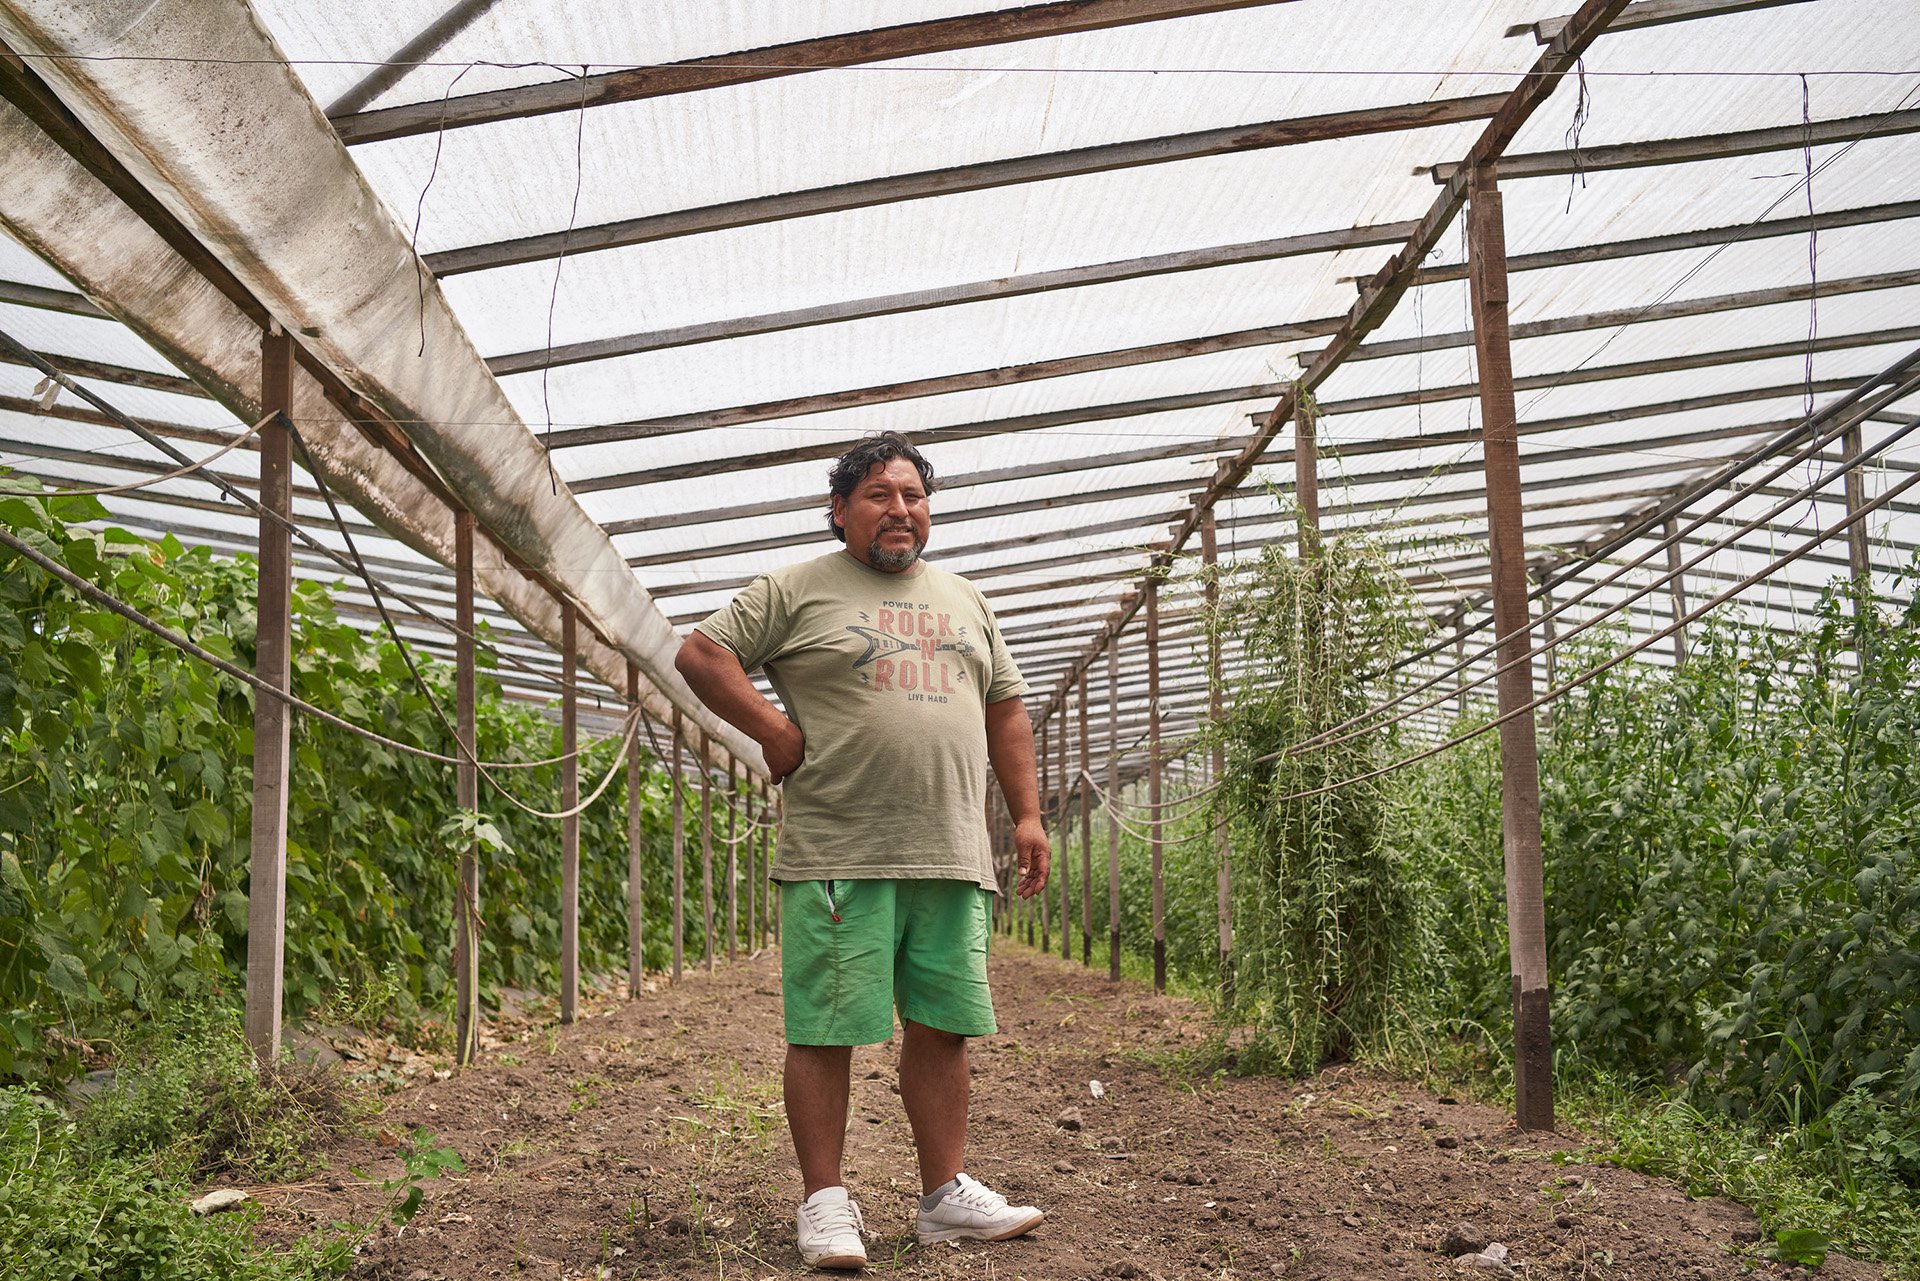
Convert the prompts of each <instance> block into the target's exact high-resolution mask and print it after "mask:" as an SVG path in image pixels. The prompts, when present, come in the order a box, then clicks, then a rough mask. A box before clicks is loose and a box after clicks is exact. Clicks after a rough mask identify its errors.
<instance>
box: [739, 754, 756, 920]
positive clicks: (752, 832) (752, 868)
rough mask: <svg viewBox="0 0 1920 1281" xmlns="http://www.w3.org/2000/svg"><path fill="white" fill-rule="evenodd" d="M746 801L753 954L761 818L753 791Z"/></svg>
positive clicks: (743, 838) (745, 838)
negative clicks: (754, 810)
mask: <svg viewBox="0 0 1920 1281" xmlns="http://www.w3.org/2000/svg"><path fill="white" fill-rule="evenodd" d="M749 781H751V780H749ZM744 803H745V805H746V819H747V830H746V831H745V832H744V833H742V834H741V845H742V846H743V848H745V850H746V851H747V877H746V884H745V889H746V891H747V955H748V956H752V955H753V954H754V953H755V952H758V951H759V950H760V831H759V827H760V820H759V819H758V818H757V817H756V816H755V814H754V812H753V796H752V794H751V793H749V794H748V795H747V797H746V800H745V802H744Z"/></svg>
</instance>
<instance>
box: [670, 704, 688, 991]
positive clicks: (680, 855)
mask: <svg viewBox="0 0 1920 1281" xmlns="http://www.w3.org/2000/svg"><path fill="white" fill-rule="evenodd" d="M685 736H686V723H685V722H684V721H683V720H682V719H681V717H680V711H679V709H678V708H676V709H674V713H673V764H672V765H670V766H669V767H668V768H667V776H668V780H669V784H670V786H669V788H668V791H669V792H670V793H671V795H672V804H671V806H670V807H669V808H670V809H671V810H672V812H673V981H674V982H675V983H678V982H679V981H680V975H681V973H682V970H683V965H684V963H685V959H686V953H687V789H686V785H685V780H683V779H682V778H681V777H680V748H681V744H682V742H683V741H684V739H685Z"/></svg>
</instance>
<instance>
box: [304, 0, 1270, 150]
mask: <svg viewBox="0 0 1920 1281" xmlns="http://www.w3.org/2000/svg"><path fill="white" fill-rule="evenodd" d="M1280 2H1283V0H1055V3H1052V4H1036V5H1027V6H1024V7H1021V8H1015V9H1001V10H996V11H994V12H991V13H967V14H959V15H956V16H954V17H949V18H936V19H933V20H931V21H927V22H914V23H907V24H903V25H900V26H894V27H878V28H875V29H873V30H870V31H854V32H848V33H845V34H840V35H829V36H817V37H815V38H813V39H810V40H795V41H790V42H789V43H786V44H778V45H766V46H763V47H761V48H758V49H742V50H737V51H734V52H731V53H722V54H714V55H712V56H710V57H704V58H690V59H687V60H685V61H682V62H672V63H665V64H662V65H658V66H650V67H627V68H623V69H621V70H618V71H609V72H603V73H600V74H598V75H589V76H587V77H586V78H585V83H584V84H583V83H582V82H581V80H580V79H578V78H573V77H569V78H566V79H561V80H553V81H545V82H542V83H540V84H532V85H520V86H516V87H514V88H511V89H494V90H490V91H488V92H485V93H470V94H462V95H460V96H459V97H447V98H436V99H431V100H428V101H424V102H414V103H407V104H406V105H404V106H397V107H387V108H384V109H382V110H379V111H361V110H358V108H359V107H361V106H364V105H365V103H367V102H371V101H372V100H373V98H374V97H375V96H377V94H367V95H356V96H360V101H357V102H356V101H352V100H351V99H342V101H340V102H336V103H335V104H334V105H333V106H332V107H330V108H328V111H327V115H328V117H329V118H330V119H331V120H332V121H333V127H334V129H335V131H336V132H338V133H339V135H340V140H341V141H342V142H344V143H346V144H347V145H348V146H355V145H358V144H360V143H367V142H380V141H384V140H386V139H390V138H407V137H412V136H414V135H417V134H423V133H434V132H437V131H439V130H441V129H465V128H470V127H472V126H474V125H483V124H495V123H498V122H500V121H504V120H520V119H525V118H527V117H529V116H539V115H550V114H552V113H554V112H558V111H575V110H578V109H580V108H581V107H583V106H586V107H604V106H608V105H610V104H612V103H617V102H638V101H641V100H644V99H648V98H661V97H666V96H668V95H672V94H682V93H696V92H699V91H700V90H703V89H719V88H724V87H726V86H728V85H743V84H753V83H755V82H756V81H761V80H772V79H776V78H778V77H781V76H791V75H797V74H800V73H802V72H807V71H820V70H824V69H826V68H829V67H850V66H856V65H859V64H862V63H872V62H890V61H893V60H894V59H897V58H912V57H918V56H923V55H925V54H930V53H952V52H954V51H956V50H960V49H977V48H981V47H983V46H987V45H996V44H1009V43H1012V42H1014V41H1018V40H1035V39H1039V38H1041V37H1044V36H1062V35H1074V34H1078V33H1080V32H1084V31H1098V30H1101V29H1104V28H1108V27H1121V26H1129V25H1132V24H1134V23H1140V22H1156V21H1160V20H1163V19H1167V18H1182V17H1190V16H1192V15H1195V14H1204V13H1218V12H1220V11H1222V10H1226V9H1249V8H1254V7H1257V6H1259V5H1264V4H1273V3H1280ZM484 7H485V3H481V4H478V5H476V4H474V3H473V2H472V0H468V3H466V4H464V5H461V6H457V7H456V9H455V11H454V12H455V13H458V12H459V10H461V9H473V8H484ZM467 20H468V21H471V18H468V19H467ZM438 25H440V24H436V26H438ZM428 30H429V32H432V31H433V30H434V29H433V28H429V29H428ZM442 43H443V42H442ZM413 47H414V46H413V45H411V44H410V45H409V46H408V49H407V50H403V51H402V52H403V53H407V52H409V51H410V50H412V49H413ZM433 47H434V48H438V47H439V44H438V43H436V44H434V45H433ZM412 56H415V57H417V56H420V55H419V54H417V53H415V54H413V55H412Z"/></svg>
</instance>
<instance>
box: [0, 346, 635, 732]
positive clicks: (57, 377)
mask: <svg viewBox="0 0 1920 1281" xmlns="http://www.w3.org/2000/svg"><path fill="white" fill-rule="evenodd" d="M0 348H5V349H6V350H8V351H11V352H12V353H13V354H14V355H15V356H16V357H17V358H18V359H19V361H20V362H21V363H23V364H26V365H29V366H31V367H32V368H34V369H37V370H39V371H40V372H41V373H42V374H44V375H46V377H48V378H50V379H52V380H53V381H54V382H56V383H58V384H59V385H60V386H62V387H65V388H66V389H67V390H68V391H70V392H72V393H73V394H74V395H76V396H78V397H79V398H80V399H82V400H84V401H86V402H87V403H88V404H90V405H92V406H93V407H94V408H95V409H97V410H99V411H100V412H101V413H103V414H105V415H106V416H107V417H108V418H111V419H112V420H113V421H114V423H115V424H116V425H117V426H119V427H121V428H123V429H125V430H126V431H129V432H132V433H133V434H134V435H135V436H137V437H139V438H140V439H141V440H142V441H145V442H146V443H147V444H148V445H150V446H152V447H153V448H154V449H157V450H159V451H160V452H161V453H163V454H165V455H166V456H167V457H169V458H171V459H173V460H174V461H175V462H177V463H180V464H182V465H183V466H192V465H193V464H194V460H193V459H191V458H189V457H188V456H187V455H186V454H184V453H182V452H180V450H178V449H176V448H174V447H173V444H172V443H171V442H170V441H168V440H167V439H166V438H165V437H164V436H161V435H159V434H158V433H156V432H154V431H153V430H151V429H150V428H148V427H147V426H146V425H145V424H143V423H142V422H140V420H139V419H137V418H133V417H131V416H129V415H127V414H125V413H123V412H121V410H120V409H119V408H118V407H117V406H115V405H114V404H113V403H112V402H111V401H108V400H107V399H105V398H104V397H102V396H98V395H96V394H95V393H94V392H93V391H91V390H90V389H88V388H87V387H86V386H84V385H82V384H81V383H78V382H76V381H74V380H73V379H72V378H70V377H68V376H67V375H66V374H64V373H62V372H61V371H60V370H58V369H56V368H55V367H54V366H53V365H52V364H51V363H49V362H48V361H47V360H46V359H45V358H44V357H43V356H41V355H40V353H39V352H37V351H34V350H33V349H32V348H30V347H28V346H26V345H25V344H23V343H21V342H20V341H19V340H18V339H17V338H15V337H13V335H11V334H9V333H7V332H6V331H5V330H4V329H0ZM289 421H291V419H289ZM340 421H343V422H351V421H353V420H351V419H342V420H340ZM200 465H201V466H204V462H203V463H202V464H200ZM197 474H198V475H199V477H200V479H202V480H205V481H207V482H209V483H210V484H212V485H214V486H216V487H217V488H218V489H219V490H220V491H221V493H223V494H225V495H226V496H227V497H228V498H230V499H232V500H233V501H235V502H237V503H239V504H240V505H241V506H242V507H245V508H246V509H247V510H248V511H249V512H251V513H253V514H254V515H256V516H260V517H263V518H265V519H268V520H271V521H273V522H274V523H276V524H278V525H280V526H281V527H283V528H284V529H286V530H287V532H288V533H289V534H290V535H291V536H292V537H294V538H296V539H298V540H299V541H300V543H301V545H302V546H304V547H307V548H309V549H311V550H313V551H316V552H318V553H320V555H322V556H324V557H326V558H327V559H328V560H330V561H332V562H334V563H335V564H336V565H339V566H340V567H341V568H342V569H346V570H350V571H353V572H355V573H358V572H359V571H358V569H357V568H356V567H355V565H354V564H353V562H352V561H350V560H348V559H347V558H346V556H344V555H343V554H341V553H340V552H337V551H335V550H334V549H333V548H331V547H329V546H327V545H326V544H325V543H323V542H321V541H320V540H319V539H317V538H315V537H314V536H313V535H312V534H310V533H308V532H307V531H306V529H305V528H303V527H302V526H301V525H299V524H298V523H297V522H295V521H294V520H293V518H292V517H290V516H283V515H281V514H280V513H279V512H275V511H269V510H268V509H267V508H266V507H264V506H262V505H261V503H260V502H259V500H258V499H256V498H254V497H253V495H251V494H249V493H247V492H246V491H245V490H243V489H241V488H239V487H238V486H236V485H234V484H233V483H232V482H231V481H229V480H228V479H227V478H226V477H224V476H222V475H221V474H220V473H219V472H217V471H205V472H199V473H197ZM58 492H59V493H61V494H65V493H71V492H72V491H70V490H63V491H58ZM387 594H388V595H390V596H392V597H393V598H394V599H395V600H397V601H399V602H401V603H402V604H404V605H406V606H407V607H408V608H409V609H411V610H412V611H413V612H414V613H415V614H417V615H419V616H420V617H421V618H423V619H426V620H427V621H428V622H430V623H432V624H434V625H435V626H437V627H440V628H443V629H444V630H446V631H449V632H452V633H453V634H454V635H456V636H464V637H466V638H467V639H468V640H471V641H473V642H474V643H475V644H476V645H478V646H480V647H481V648H482V649H484V650H485V651H486V652H487V653H489V654H491V655H492V656H493V657H494V658H495V659H497V660H498V661H500V662H502V663H504V664H505V665H507V666H509V667H513V668H516V669H518V670H520V671H524V672H527V673H528V674H530V675H534V676H539V677H541V678H542V679H554V678H553V677H551V676H550V675H549V674H548V673H546V672H543V671H541V670H540V669H539V668H537V667H534V666H533V665H532V664H530V663H527V662H525V661H523V660H521V659H519V658H516V657H514V656H513V655H511V654H508V653H505V652H504V651H502V650H500V649H498V648H496V647H495V646H493V645H491V644H489V643H488V642H487V641H486V640H485V638H483V637H481V636H479V635H477V634H476V633H474V632H470V631H467V630H465V629H463V628H461V627H460V626H459V625H458V624H456V623H453V622H451V621H449V620H448V619H445V618H442V617H440V615H438V614H436V613H434V612H433V610H431V609H430V608H428V607H427V606H425V605H423V604H421V603H420V602H419V601H418V600H416V599H414V598H413V597H412V596H409V595H407V594H406V593H404V592H401V591H399V590H397V589H396V588H394V587H392V586H391V585H389V586H388V587H387ZM562 687H563V688H568V687H567V686H566V685H565V683H564V682H562ZM570 688H572V689H573V691H574V692H575V693H579V694H585V695H586V696H588V697H590V698H592V699H593V700H594V701H595V702H596V703H597V702H599V700H600V695H599V693H598V692H597V691H595V690H592V689H589V688H586V687H584V686H581V685H578V684H575V685H573V686H571V687H570Z"/></svg>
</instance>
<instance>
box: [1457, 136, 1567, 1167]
mask: <svg viewBox="0 0 1920 1281" xmlns="http://www.w3.org/2000/svg"><path fill="white" fill-rule="evenodd" d="M1467 242H1468V250H1467V253H1468V264H1467V266H1468V280H1469V284H1470V289H1471V294H1472V299H1473V334H1474V347H1475V351H1476V354H1477V355H1478V357H1479V365H1480V408H1481V424H1482V426H1481V435H1482V446H1481V448H1482V456H1483V458H1484V459H1485V463H1486V473H1487V525H1488V536H1489V542H1490V544H1491V552H1492V560H1493V625H1494V631H1495V632H1496V633H1497V635H1498V637H1499V643H1500V649H1499V656H1500V664H1501V665H1502V666H1503V667H1505V668H1506V670H1505V671H1503V672H1501V674H1500V677H1499V681H1498V686H1497V689H1498V696H1499V706H1500V713H1501V715H1502V716H1509V715H1511V716H1512V719H1510V720H1505V721H1503V722H1502V723H1501V725H1500V802H1501V805H1500V809H1501V830H1502V834H1503V836H1504V837H1505V840H1504V842H1503V843H1504V845H1505V846H1506V883H1507V938H1508V949H1509V952H1510V954H1511V958H1512V967H1513V1023H1514V1054H1513V1062H1514V1073H1513V1075H1514V1096H1515V1097H1514V1111H1515V1114H1516V1118H1517V1119H1518V1121H1519V1123H1520V1128H1521V1129H1523V1130H1551V1129H1552V1128H1553V1047H1552V1040H1551V1034H1550V1030H1549V1027H1548V1018H1547V929H1546V905H1545V897H1544V892H1543V888H1542V876H1541V864H1540V767H1539V760H1538V756H1537V751H1536V748H1535V743H1534V722H1533V714H1532V713H1531V712H1524V713H1519V714H1515V712H1516V709H1519V708H1523V707H1525V706H1527V705H1528V704H1529V703H1531V702H1532V701H1533V668H1532V664H1530V663H1528V662H1525V661H1523V660H1524V657H1525V655H1526V653H1527V650H1528V648H1529V641H1530V639H1531V633H1532V624H1531V620H1530V618H1529V616H1528V607H1527V560H1526V556H1527V548H1526V534H1525V530H1524V527H1523V522H1522V519H1521V505H1522V493H1521V487H1520V447H1519V439H1518V435H1517V433H1516V430H1515V413H1514V402H1513V355H1512V351H1511V347H1510V334H1509V330H1508V321H1507V297H1508V295H1507V248H1506V227H1505V220H1504V216H1503V214H1502V210H1501V202H1500V191H1499V188H1498V186H1497V184H1496V181H1495V177H1494V170H1493V168H1492V167H1491V166H1490V165H1483V166H1480V167H1478V168H1476V169H1475V170H1474V172H1473V176H1472V180H1471V203H1470V205H1469V207H1468V215H1467Z"/></svg>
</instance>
